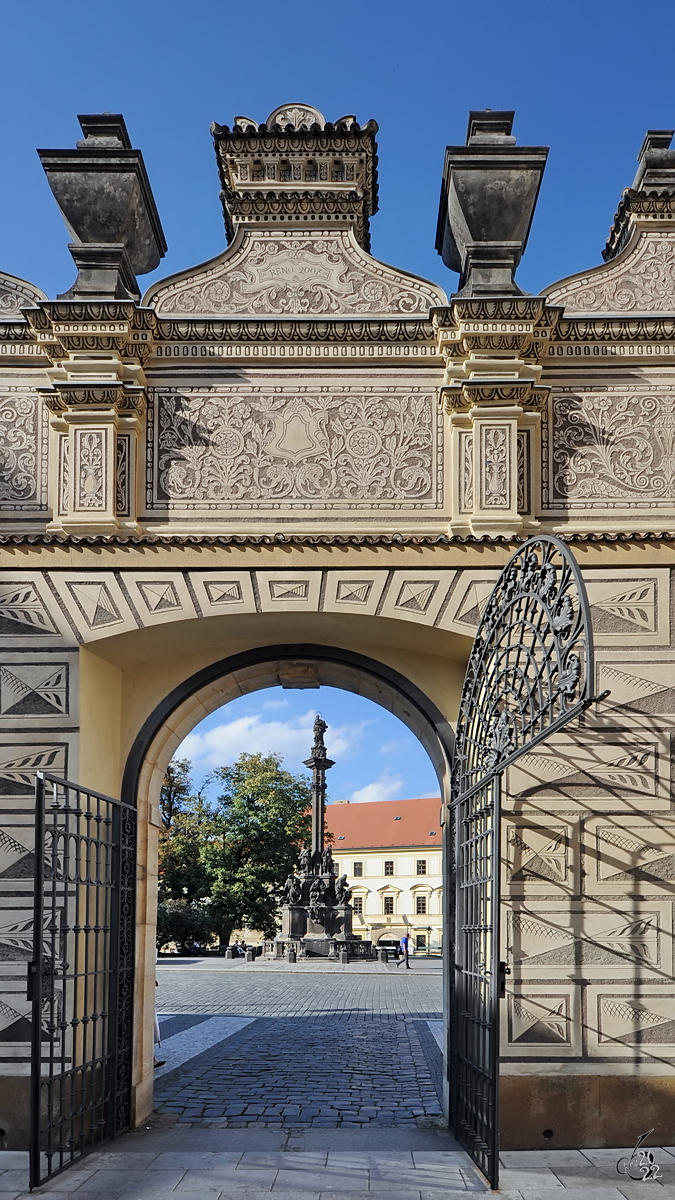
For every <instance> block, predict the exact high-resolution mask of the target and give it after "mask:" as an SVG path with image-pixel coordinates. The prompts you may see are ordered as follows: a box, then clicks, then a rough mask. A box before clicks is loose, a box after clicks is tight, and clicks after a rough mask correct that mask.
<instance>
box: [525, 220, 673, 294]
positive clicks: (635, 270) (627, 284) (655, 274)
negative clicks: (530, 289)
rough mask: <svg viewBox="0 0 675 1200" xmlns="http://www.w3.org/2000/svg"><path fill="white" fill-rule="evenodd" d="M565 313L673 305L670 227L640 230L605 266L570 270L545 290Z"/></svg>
mask: <svg viewBox="0 0 675 1200" xmlns="http://www.w3.org/2000/svg"><path fill="white" fill-rule="evenodd" d="M545 294H546V298H547V300H548V302H549V304H564V306H565V311H566V312H567V313H572V312H583V313H587V312H588V313H591V312H602V313H649V312H673V310H675V231H673V232H670V231H668V230H659V231H658V232H657V231H656V230H654V231H653V232H652V231H642V232H641V233H639V235H638V236H637V237H635V238H633V239H632V240H631V242H630V243H629V244H628V246H627V247H626V249H625V250H624V252H623V253H622V254H619V255H617V257H616V258H613V259H612V260H611V261H610V262H609V263H607V265H605V266H602V267H595V268H594V269H593V270H592V271H584V272H582V273H581V274H580V275H572V276H570V278H569V279H565V280H563V281H562V282H561V283H557V284H554V285H553V286H552V287H551V288H549V289H547V291H546V293H545Z"/></svg>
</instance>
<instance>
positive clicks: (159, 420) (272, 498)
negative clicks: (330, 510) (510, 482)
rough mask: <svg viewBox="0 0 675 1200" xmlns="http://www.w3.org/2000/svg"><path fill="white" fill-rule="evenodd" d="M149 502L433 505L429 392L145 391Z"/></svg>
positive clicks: (436, 461)
mask: <svg viewBox="0 0 675 1200" xmlns="http://www.w3.org/2000/svg"><path fill="white" fill-rule="evenodd" d="M148 417H149V421H148V436H149V439H150V445H149V446H148V454H149V459H150V461H151V463H152V465H153V470H152V471H151V472H150V483H149V494H148V506H149V507H150V508H155V509H156V508H165V509H166V508H172V509H176V508H180V509H202V510H203V509H236V508H238V507H242V508H251V506H254V507H256V508H259V509H261V508H279V507H281V506H283V505H285V504H289V503H290V504H292V505H296V506H298V505H299V506H301V507H303V508H304V507H308V506H309V507H315V506H316V507H322V508H325V507H332V506H333V505H335V504H338V505H339V506H340V507H342V508H347V509H351V508H361V507H363V508H373V507H375V508H392V507H394V508H399V507H401V508H436V507H439V506H440V505H441V503H442V477H441V471H442V464H441V461H440V457H441V456H440V450H439V443H440V437H439V424H438V421H439V418H438V415H437V413H436V411H435V405H434V398H433V393H432V392H431V390H430V389H429V390H426V389H421V388H419V387H409V388H403V387H386V388H384V387H382V388H375V387H363V388H355V387H345V388H342V389H336V388H332V389H328V388H326V389H321V390H318V389H317V390H316V391H309V390H307V389H302V390H301V389H297V390H293V389H292V388H285V389H283V390H281V389H278V388H277V389H272V388H270V389H268V390H266V389H264V388H255V389H254V388H253V387H249V388H246V387H241V386H240V387H234V386H233V387H229V386H221V387H218V388H199V389H193V390H190V391H178V390H175V389H174V390H162V391H157V392H155V393H154V396H152V397H151V403H150V406H149V413H148Z"/></svg>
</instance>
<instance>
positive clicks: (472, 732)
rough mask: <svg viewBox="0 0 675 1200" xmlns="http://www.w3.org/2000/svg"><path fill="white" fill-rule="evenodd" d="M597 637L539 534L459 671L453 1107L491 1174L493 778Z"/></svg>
mask: <svg viewBox="0 0 675 1200" xmlns="http://www.w3.org/2000/svg"><path fill="white" fill-rule="evenodd" d="M592 688H593V642H592V635H591V621H590V613H589V608H588V601H587V598H586V590H585V588H584V584H583V581H582V579H581V574H580V572H579V568H578V566H577V564H576V562H575V560H574V558H573V556H572V554H571V553H570V551H569V550H568V549H567V547H566V546H565V545H564V544H563V543H562V542H560V541H559V540H558V539H557V538H552V537H545V536H542V537H537V538H532V539H531V540H530V541H528V542H525V544H524V545H523V546H522V547H521V548H520V549H519V550H517V551H516V553H515V554H514V555H513V556H512V558H511V559H510V560H509V562H508V563H507V564H506V566H505V567H504V570H503V571H502V573H501V575H500V577H499V579H498V580H497V583H496V585H495V588H494V590H493V592H492V595H491V596H490V599H489V601H488V604H487V607H486V608H485V611H484V613H483V616H482V618H481V621H480V625H479V627H478V632H477V634H476V638H475V641H474V644H473V648H472V651H471V657H470V659H469V664H468V667H467V670H466V675H465V678H464V687H463V690H462V699H461V703H460V710H459V719H458V723H457V750H456V757H455V762H454V767H453V777H452V798H451V828H450V846H451V854H450V858H451V863H452V865H451V876H453V877H452V878H451V881H450V882H451V893H452V894H453V895H454V921H453V926H454V928H453V944H452V951H451V962H450V972H451V977H450V992H451V1013H450V1045H451V1055H450V1069H451V1077H450V1097H451V1102H450V1117H451V1124H452V1126H453V1128H454V1131H455V1135H456V1137H457V1138H458V1140H459V1141H460V1142H461V1143H462V1144H463V1145H464V1146H465V1147H466V1149H467V1150H468V1152H469V1154H470V1155H471V1157H472V1158H473V1159H474V1161H475V1162H476V1164H477V1165H478V1166H479V1167H480V1169H481V1171H482V1172H483V1173H484V1175H485V1176H486V1177H487V1179H488V1180H489V1182H490V1184H491V1186H492V1187H493V1188H496V1187H497V1186H498V1179H499V1000H500V998H501V996H502V995H503V991H504V983H505V980H504V974H505V965H504V964H500V961H499V952H500V929H499V901H500V897H499V870H500V843H499V836H500V788H501V775H502V772H503V771H504V769H505V768H506V767H508V766H509V765H510V764H511V763H513V762H515V760H516V759H517V758H519V757H520V755H521V754H524V753H526V752H527V751H529V750H531V749H532V747H533V746H535V745H536V744H537V743H538V742H541V741H543V739H544V738H546V737H549V736H550V735H551V734H552V733H555V732H556V731H557V730H559V729H562V728H563V726H564V725H566V724H567V722H568V721H571V720H573V719H574V718H575V717H577V716H579V715H580V714H581V713H582V712H583V711H584V709H586V708H587V707H588V705H589V704H590V703H591V701H592Z"/></svg>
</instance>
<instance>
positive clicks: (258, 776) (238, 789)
mask: <svg viewBox="0 0 675 1200" xmlns="http://www.w3.org/2000/svg"><path fill="white" fill-rule="evenodd" d="M281 761H282V760H281V758H280V756H279V755H278V754H267V755H263V754H242V755H240V757H239V758H238V759H237V761H236V762H235V763H233V764H232V766H229V767H219V768H218V770H216V771H215V772H214V777H215V778H216V779H217V780H218V782H219V783H220V784H221V786H222V791H221V793H220V795H219V796H218V799H217V801H216V814H215V821H214V828H215V833H216V836H215V837H214V838H213V839H211V840H210V841H209V842H208V843H207V844H206V845H205V846H204V849H203V859H204V862H205V864H206V866H207V870H208V872H209V876H210V879H211V908H212V910H213V912H214V915H215V914H216V913H217V919H218V922H219V925H220V933H221V939H222V937H223V934H225V935H226V936H227V937H229V933H230V931H231V930H232V929H234V928H238V927H241V926H242V925H247V926H248V927H249V928H250V929H260V930H261V931H262V932H263V933H264V935H265V936H266V937H274V935H275V933H276V929H277V920H278V913H279V906H280V904H281V903H282V889H283V884H284V881H285V879H286V878H287V877H288V875H289V874H290V873H291V871H294V870H295V869H296V867H297V864H298V858H299V853H300V849H301V847H302V845H303V844H304V843H305V842H307V841H309V838H310V831H311V817H310V813H309V809H310V805H311V791H310V786H309V782H308V780H307V778H306V777H303V776H299V775H291V773H290V772H289V771H285V770H283V769H282V767H281Z"/></svg>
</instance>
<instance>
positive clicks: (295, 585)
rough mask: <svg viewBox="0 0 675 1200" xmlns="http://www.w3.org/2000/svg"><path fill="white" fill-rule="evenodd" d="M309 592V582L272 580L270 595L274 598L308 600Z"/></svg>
mask: <svg viewBox="0 0 675 1200" xmlns="http://www.w3.org/2000/svg"><path fill="white" fill-rule="evenodd" d="M308 594H309V583H308V582H307V580H306V579H300V580H281V579H279V580H277V579H271V580H270V597H271V598H272V600H306V599H307V596H308Z"/></svg>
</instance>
